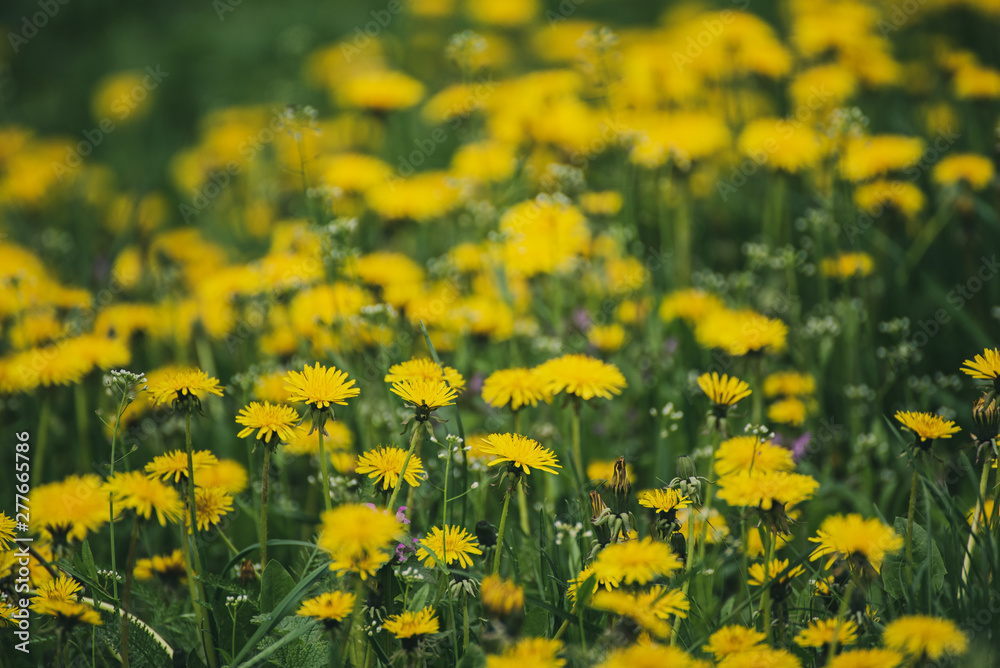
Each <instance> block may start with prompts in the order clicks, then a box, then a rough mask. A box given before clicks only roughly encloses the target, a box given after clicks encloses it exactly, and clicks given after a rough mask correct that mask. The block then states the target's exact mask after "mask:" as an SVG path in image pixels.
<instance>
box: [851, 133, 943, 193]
mask: <svg viewBox="0 0 1000 668" xmlns="http://www.w3.org/2000/svg"><path fill="white" fill-rule="evenodd" d="M923 152H924V142H923V140H922V139H920V138H919V137H904V136H900V135H877V136H873V137H857V138H853V139H850V140H848V142H847V146H846V147H845V149H844V153H843V155H842V156H841V160H840V172H841V174H843V176H844V178H846V179H847V180H849V181H854V182H858V181H866V180H868V179H870V178H872V177H875V176H881V175H883V174H886V173H888V172H891V171H895V170H901V169H906V168H908V167H912V166H913V165H915V164H916V163H917V162H918V161H919V160H920V156H921V155H922V154H923Z"/></svg>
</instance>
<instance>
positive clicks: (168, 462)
mask: <svg viewBox="0 0 1000 668" xmlns="http://www.w3.org/2000/svg"><path fill="white" fill-rule="evenodd" d="M191 463H192V468H193V469H194V473H195V483H196V484H200V483H201V480H200V479H198V472H199V471H203V470H205V469H208V468H211V467H213V466H215V465H216V464H218V463H219V460H218V459H216V457H215V455H214V454H212V453H211V452H209V451H208V450H195V451H194V452H192V453H191ZM144 470H145V471H146V475H148V476H149V477H150V478H159V479H161V480H162V481H163V482H170V481H171V479H172V480H173V482H174V483H175V484H176V483H179V482H180V481H181V480H186V479H187V477H188V459H187V452H185V451H184V450H171V451H170V452H168V453H166V454H163V455H158V456H157V457H154V458H153V461H151V462H149V463H148V464H146V466H145V467H144Z"/></svg>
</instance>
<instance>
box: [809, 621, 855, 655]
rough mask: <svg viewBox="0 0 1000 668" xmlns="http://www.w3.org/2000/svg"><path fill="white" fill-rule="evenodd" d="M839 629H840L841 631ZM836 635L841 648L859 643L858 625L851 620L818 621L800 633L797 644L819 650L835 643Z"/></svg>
mask: <svg viewBox="0 0 1000 668" xmlns="http://www.w3.org/2000/svg"><path fill="white" fill-rule="evenodd" d="M837 627H840V630H839V631H838V630H837ZM834 634H836V636H837V644H838V645H840V646H841V647H846V646H848V645H853V644H854V643H856V642H857V641H858V625H857V624H856V623H855V622H854V620H851V619H817V620H816V621H814V622H811V623H810V624H809V626H807V627H805V628H804V629H802V630H801V631H799V633H798V635H796V636H795V644H796V645H798V646H799V647H815V648H817V649H819V648H821V647H826V646H827V645H829V644H830V643H831V642H833V636H834Z"/></svg>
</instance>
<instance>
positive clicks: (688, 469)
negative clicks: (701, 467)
mask: <svg viewBox="0 0 1000 668" xmlns="http://www.w3.org/2000/svg"><path fill="white" fill-rule="evenodd" d="M697 475H698V469H696V468H695V466H694V460H693V459H691V458H690V457H688V456H687V455H684V456H681V457H678V458H677V477H678V478H681V479H684V478H694V477H696V476H697Z"/></svg>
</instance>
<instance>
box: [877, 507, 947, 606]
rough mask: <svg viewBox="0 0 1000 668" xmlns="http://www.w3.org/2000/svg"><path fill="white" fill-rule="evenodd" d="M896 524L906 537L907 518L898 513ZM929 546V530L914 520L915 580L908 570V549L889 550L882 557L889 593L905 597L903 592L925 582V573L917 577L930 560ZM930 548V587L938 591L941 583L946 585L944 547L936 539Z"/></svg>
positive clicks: (885, 585) (900, 532)
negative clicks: (941, 548) (928, 556)
mask: <svg viewBox="0 0 1000 668" xmlns="http://www.w3.org/2000/svg"><path fill="white" fill-rule="evenodd" d="M893 528H894V529H895V530H896V533H898V534H899V535H900V536H904V537H905V536H906V518H905V517H897V518H896V521H895V522H894V523H893ZM927 546H928V541H927V532H926V531H925V530H924V528H923V527H922V526H920V525H919V524H918V523H916V522H914V523H913V565H912V573H913V575H912V582H911V577H909V576H907V573H906V552H905V551H904V550H903V549H900V550H899V551H898V552H893V553H892V554H887V555H886V557H885V559H884V560H883V561H882V585H883V586H884V587H885V591H886V593H888V594H889V595H890V596H892V597H893V598H895V599H899V600H902V599H905V598H906V594H905V593H904V592H907V591H913V590H914V589H916V588H918V587H919V586H920V584H921V583H922V582H926V577H923V578H919V579H917V573H918V572H919V571H920V569H921V567H924V564H926V563H927ZM930 549H931V552H930V557H931V558H930V568H931V587H932V588H933V589H934V591H936V592H937V591H941V587H943V586H944V576H945V574H946V573H947V572H948V569H947V568H945V565H944V559H943V558H942V557H941V551H940V550H938V546H937V545H936V544H935V543H934V542H931V543H930Z"/></svg>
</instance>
